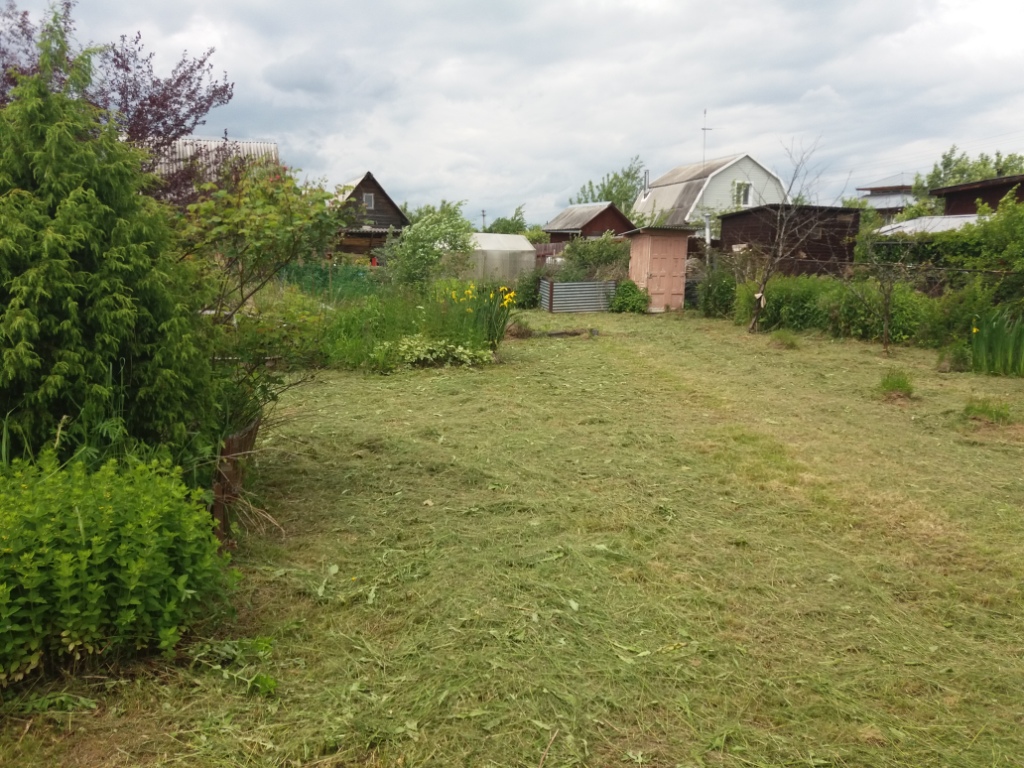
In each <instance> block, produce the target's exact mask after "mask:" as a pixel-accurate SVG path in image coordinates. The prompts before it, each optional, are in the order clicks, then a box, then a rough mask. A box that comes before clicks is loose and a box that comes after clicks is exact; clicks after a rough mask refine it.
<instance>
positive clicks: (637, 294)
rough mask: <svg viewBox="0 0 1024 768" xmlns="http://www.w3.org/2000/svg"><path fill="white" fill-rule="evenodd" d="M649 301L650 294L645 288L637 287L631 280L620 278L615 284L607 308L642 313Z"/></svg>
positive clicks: (644, 311) (612, 310)
mask: <svg viewBox="0 0 1024 768" xmlns="http://www.w3.org/2000/svg"><path fill="white" fill-rule="evenodd" d="M650 303H651V295H650V294H649V293H648V292H647V290H646V289H642V288H639V287H638V286H637V284H636V283H634V282H633V281H632V280H620V281H619V284H618V285H616V286H615V295H614V296H612V300H611V304H610V305H609V306H608V310H609V311H611V312H636V313H637V314H644V313H646V312H647V308H648V307H649V306H650Z"/></svg>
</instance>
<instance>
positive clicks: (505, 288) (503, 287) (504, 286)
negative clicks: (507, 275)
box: [498, 285, 508, 293]
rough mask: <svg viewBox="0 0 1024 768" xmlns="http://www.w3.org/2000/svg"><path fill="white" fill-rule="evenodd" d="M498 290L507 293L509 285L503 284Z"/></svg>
mask: <svg viewBox="0 0 1024 768" xmlns="http://www.w3.org/2000/svg"><path fill="white" fill-rule="evenodd" d="M498 290H499V291H501V292H502V293H507V292H508V286H507V285H503V286H501V288H499V289H498Z"/></svg>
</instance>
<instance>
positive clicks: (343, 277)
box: [278, 261, 378, 302]
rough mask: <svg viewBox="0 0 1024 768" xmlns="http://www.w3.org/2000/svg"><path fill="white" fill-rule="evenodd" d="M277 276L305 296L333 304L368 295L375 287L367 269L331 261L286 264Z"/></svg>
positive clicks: (368, 268) (374, 282)
mask: <svg viewBox="0 0 1024 768" xmlns="http://www.w3.org/2000/svg"><path fill="white" fill-rule="evenodd" d="M278 274H279V275H280V277H281V279H282V280H283V281H284V282H286V283H289V284H291V285H295V286H297V287H298V288H299V289H300V290H302V291H303V292H304V293H308V294H310V295H311V296H316V297H318V298H320V299H322V300H324V301H332V302H337V301H344V300H346V299H352V298H357V297H360V296H368V295H369V294H371V293H373V292H374V291H375V290H377V285H378V284H377V282H376V281H374V280H373V278H372V272H371V269H370V267H367V266H360V265H357V264H343V263H337V262H332V261H315V262H313V263H310V264H288V265H286V266H285V267H283V268H282V269H281V271H280V272H279V273H278Z"/></svg>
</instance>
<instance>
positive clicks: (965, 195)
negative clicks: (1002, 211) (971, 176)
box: [929, 175, 1024, 216]
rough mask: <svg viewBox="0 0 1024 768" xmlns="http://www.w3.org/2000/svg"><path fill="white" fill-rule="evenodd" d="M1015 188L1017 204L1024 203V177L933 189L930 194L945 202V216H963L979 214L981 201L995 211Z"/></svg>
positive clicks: (1005, 177) (1007, 177) (1003, 178)
mask: <svg viewBox="0 0 1024 768" xmlns="http://www.w3.org/2000/svg"><path fill="white" fill-rule="evenodd" d="M1014 187H1016V188H1017V202H1024V175H1017V176H999V177H997V178H995V179H985V180H983V181H969V182H967V183H966V184H954V185H953V186H950V187H940V188H939V189H933V190H932V191H931V192H930V193H929V194H931V195H933V196H935V197H941V198H942V199H943V200H944V201H945V209H944V210H943V214H944V215H946V216H963V215H965V214H971V213H977V212H978V201H979V200H980V201H981V202H983V203H985V204H986V205H987V206H989V207H990V208H991V209H992V210H993V211H994V210H995V209H996V208H998V207H999V201H1000V200H1002V199H1003V198H1004V197H1005V196H1006V193H1007V192H1009V191H1010V190H1011V189H1013V188H1014Z"/></svg>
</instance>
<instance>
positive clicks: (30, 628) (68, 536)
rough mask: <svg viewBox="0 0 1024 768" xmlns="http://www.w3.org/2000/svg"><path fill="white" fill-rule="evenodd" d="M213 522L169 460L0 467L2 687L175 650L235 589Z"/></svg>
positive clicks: (47, 460)
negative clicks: (55, 671) (95, 662)
mask: <svg viewBox="0 0 1024 768" xmlns="http://www.w3.org/2000/svg"><path fill="white" fill-rule="evenodd" d="M212 528H213V520H212V518H211V516H210V514H209V512H208V511H207V510H206V508H205V506H204V504H203V503H202V501H201V499H200V497H199V494H198V493H197V492H192V491H189V490H188V489H187V488H186V487H185V485H184V484H183V483H182V481H181V478H180V476H179V473H178V471H177V470H173V469H171V468H170V467H169V465H167V464H159V463H156V462H154V463H151V464H144V463H142V462H137V461H136V462H128V463H127V464H126V465H124V466H122V467H118V465H117V464H115V463H114V462H110V463H107V464H106V465H104V466H103V467H102V468H101V469H100V470H99V471H97V472H95V473H89V472H88V470H87V469H86V466H85V464H84V463H82V462H78V461H76V462H73V463H72V464H71V465H70V466H68V467H65V468H61V467H59V466H58V464H57V460H56V458H55V457H54V456H53V454H52V453H45V454H43V456H42V457H41V458H40V461H39V464H38V465H33V464H29V463H24V462H21V461H15V462H14V463H13V465H12V466H10V467H8V468H6V469H3V470H0V686H5V685H8V684H10V683H12V682H16V681H18V680H21V679H22V678H24V677H25V676H26V675H28V674H29V673H31V672H32V671H33V670H37V669H49V668H51V667H54V666H58V665H60V664H63V663H73V662H80V661H82V660H84V659H86V658H88V657H104V658H105V657H112V656H120V655H122V654H130V653H134V652H136V651H141V650H146V649H158V650H161V651H164V652H170V651H172V650H173V649H174V647H175V646H176V645H177V643H178V641H179V640H180V638H181V636H182V633H184V632H185V631H186V630H187V629H188V628H189V626H190V625H191V624H192V622H193V621H194V620H196V619H197V618H198V617H199V616H200V615H203V614H208V613H209V610H210V601H211V600H212V599H216V598H218V597H219V596H220V595H221V594H222V593H223V590H224V588H225V571H224V561H223V560H222V558H221V557H220V556H219V555H218V554H217V540H216V539H215V538H214V536H213V532H212Z"/></svg>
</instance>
